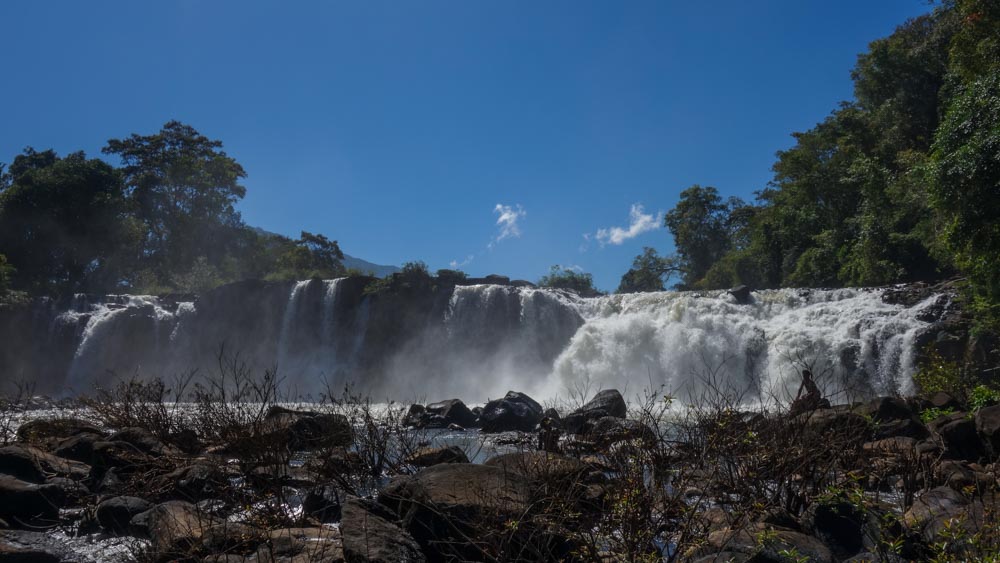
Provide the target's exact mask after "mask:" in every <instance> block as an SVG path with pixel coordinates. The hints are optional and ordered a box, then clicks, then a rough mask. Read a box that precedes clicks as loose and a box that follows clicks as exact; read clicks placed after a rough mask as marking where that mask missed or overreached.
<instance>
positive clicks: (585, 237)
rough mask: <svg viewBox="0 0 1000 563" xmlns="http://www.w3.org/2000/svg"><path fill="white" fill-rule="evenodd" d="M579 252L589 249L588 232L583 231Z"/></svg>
mask: <svg viewBox="0 0 1000 563" xmlns="http://www.w3.org/2000/svg"><path fill="white" fill-rule="evenodd" d="M579 250H580V254H583V253H584V252H586V251H588V250H590V233H583V242H581V243H580V248H579Z"/></svg>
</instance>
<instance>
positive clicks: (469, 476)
mask: <svg viewBox="0 0 1000 563" xmlns="http://www.w3.org/2000/svg"><path fill="white" fill-rule="evenodd" d="M378 499H379V502H380V503H381V504H383V505H384V506H386V507H387V508H389V509H390V510H392V511H393V512H395V513H396V514H398V515H399V516H400V518H401V520H402V525H403V527H404V528H405V529H406V530H407V531H408V532H410V534H411V535H412V536H413V537H414V539H416V540H417V542H418V543H419V544H420V545H421V546H423V547H424V550H425V551H424V552H425V554H427V555H428V557H429V558H430V559H432V560H444V559H445V558H446V555H445V554H444V553H441V552H440V551H438V550H441V549H448V550H449V552H448V553H447V555H449V556H455V557H457V558H458V559H459V560H462V559H464V560H473V561H479V560H482V557H483V554H482V553H480V552H479V551H478V550H477V548H476V546H475V545H474V544H472V543H469V542H459V543H455V542H454V541H453V540H452V538H455V537H462V536H461V535H459V536H456V533H458V534H464V535H465V536H466V537H476V536H477V535H480V534H482V533H484V530H487V529H491V528H492V529H496V527H499V526H502V525H503V522H504V521H506V520H507V519H508V518H511V517H514V518H519V519H520V518H523V515H524V514H526V512H527V511H528V510H529V507H530V506H531V503H532V502H533V500H534V498H533V491H532V482H531V481H530V480H529V479H527V478H525V477H523V476H521V475H518V474H516V473H513V472H508V471H504V470H503V469H501V468H499V467H490V466H486V465H474V464H469V463H446V464H442V465H435V466H433V467H428V468H426V469H422V470H420V471H418V472H417V473H415V474H413V475H411V476H405V477H397V478H395V479H393V480H392V481H391V482H390V483H389V484H388V485H387V486H386V487H385V488H383V490H382V491H381V493H380V494H379V497H378ZM522 522H523V520H522ZM525 527H526V528H527V527H528V525H527V523H525ZM520 531H521V530H519V532H520ZM524 531H528V530H524ZM537 532H538V533H539V534H541V531H540V530H539V531H537ZM538 537H540V536H538ZM512 541H513V538H512ZM512 547H515V548H516V545H514V546H512Z"/></svg>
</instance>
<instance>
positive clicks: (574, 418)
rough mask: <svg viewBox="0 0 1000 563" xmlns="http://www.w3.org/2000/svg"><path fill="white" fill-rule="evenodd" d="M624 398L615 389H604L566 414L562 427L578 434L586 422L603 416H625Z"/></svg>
mask: <svg viewBox="0 0 1000 563" xmlns="http://www.w3.org/2000/svg"><path fill="white" fill-rule="evenodd" d="M626 414H627V408H626V405H625V399H624V398H622V395H621V393H619V392H618V390H617V389H606V390H604V391H601V392H600V393H598V394H597V395H595V396H594V398H593V399H591V400H590V401H589V402H587V403H586V404H584V405H583V406H582V407H580V408H578V409H576V410H575V411H573V412H572V413H570V414H569V415H567V416H566V418H565V419H564V420H563V421H562V426H563V429H564V430H566V432H568V433H570V434H580V433H582V432H583V429H584V427H585V426H586V425H587V423H588V422H590V421H593V420H597V419H599V418H604V417H608V416H610V417H615V418H625V415H626Z"/></svg>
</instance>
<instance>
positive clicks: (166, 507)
mask: <svg viewBox="0 0 1000 563" xmlns="http://www.w3.org/2000/svg"><path fill="white" fill-rule="evenodd" d="M132 520H133V525H134V526H135V527H136V529H140V530H145V531H146V532H147V533H148V534H149V539H150V541H151V544H152V545H151V546H150V547H151V548H152V549H151V551H152V555H154V556H155V557H156V560H158V561H170V560H172V559H177V558H181V559H183V558H185V557H187V556H188V555H189V554H190V553H191V551H192V548H194V547H195V546H196V544H198V543H199V542H200V541H201V539H202V536H204V534H205V532H206V531H207V530H208V529H209V528H211V527H212V526H215V525H216V524H223V523H225V521H224V520H220V519H218V518H216V517H214V516H211V515H208V514H205V513H203V512H202V511H201V510H199V509H198V507H196V506H195V505H193V504H191V503H189V502H184V501H170V502H165V503H163V504H158V505H156V506H154V507H153V508H151V509H149V510H147V511H145V512H142V513H139V514H137V515H136V516H135V517H134V518H133V519H132Z"/></svg>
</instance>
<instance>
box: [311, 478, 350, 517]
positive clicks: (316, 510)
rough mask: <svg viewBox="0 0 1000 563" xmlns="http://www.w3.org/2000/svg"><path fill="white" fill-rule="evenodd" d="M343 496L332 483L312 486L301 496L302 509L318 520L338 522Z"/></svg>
mask: <svg viewBox="0 0 1000 563" xmlns="http://www.w3.org/2000/svg"><path fill="white" fill-rule="evenodd" d="M343 497H344V493H342V492H341V491H340V489H338V488H337V487H334V486H333V485H323V486H320V487H314V488H312V489H310V490H309V491H308V492H307V493H306V495H305V497H303V498H302V510H303V512H305V513H306V514H307V515H308V516H311V517H313V518H315V519H317V520H319V521H320V522H339V521H340V517H341V511H342V508H341V506H342V503H343Z"/></svg>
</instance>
